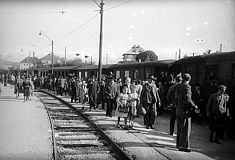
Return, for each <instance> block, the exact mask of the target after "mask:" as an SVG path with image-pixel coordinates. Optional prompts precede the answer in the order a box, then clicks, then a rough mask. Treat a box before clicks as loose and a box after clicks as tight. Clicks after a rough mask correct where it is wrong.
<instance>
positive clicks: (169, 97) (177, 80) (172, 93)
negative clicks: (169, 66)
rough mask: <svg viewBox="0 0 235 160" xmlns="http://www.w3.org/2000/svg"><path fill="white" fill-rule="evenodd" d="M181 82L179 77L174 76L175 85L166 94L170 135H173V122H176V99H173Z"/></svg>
mask: <svg viewBox="0 0 235 160" xmlns="http://www.w3.org/2000/svg"><path fill="white" fill-rule="evenodd" d="M181 82H182V77H181V75H178V76H176V78H175V84H174V85H173V86H171V87H170V88H169V90H168V93H167V100H168V102H169V104H170V107H171V118H170V135H173V133H174V128H175V120H176V104H175V103H176V102H175V101H176V99H175V91H176V89H177V86H178V85H179V84H180V83H181Z"/></svg>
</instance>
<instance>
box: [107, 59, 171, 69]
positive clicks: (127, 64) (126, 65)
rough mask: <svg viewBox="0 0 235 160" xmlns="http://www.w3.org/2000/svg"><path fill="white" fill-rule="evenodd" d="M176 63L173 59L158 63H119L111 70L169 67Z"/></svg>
mask: <svg viewBox="0 0 235 160" xmlns="http://www.w3.org/2000/svg"><path fill="white" fill-rule="evenodd" d="M174 62H175V60H172V59H167V60H160V61H159V60H158V61H148V62H129V63H118V64H114V65H113V66H111V67H110V68H113V69H114V68H115V69H119V68H128V67H136V68H138V67H146V66H150V67H153V66H167V65H171V64H173V63H174Z"/></svg>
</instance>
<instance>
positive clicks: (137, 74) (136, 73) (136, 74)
mask: <svg viewBox="0 0 235 160" xmlns="http://www.w3.org/2000/svg"><path fill="white" fill-rule="evenodd" d="M139 72H140V71H139V70H134V79H138V78H139Z"/></svg>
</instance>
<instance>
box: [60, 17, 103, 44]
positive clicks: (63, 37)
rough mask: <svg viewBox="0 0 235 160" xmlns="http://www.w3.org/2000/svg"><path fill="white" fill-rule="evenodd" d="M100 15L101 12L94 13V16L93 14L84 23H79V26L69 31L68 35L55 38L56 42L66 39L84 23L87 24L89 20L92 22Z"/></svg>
mask: <svg viewBox="0 0 235 160" xmlns="http://www.w3.org/2000/svg"><path fill="white" fill-rule="evenodd" d="M98 15H99V13H98V14H96V15H94V16H92V17H91V18H89V19H88V20H87V21H85V22H84V23H82V24H81V25H79V26H78V27H77V28H75V29H74V30H72V31H71V32H69V33H67V34H66V35H64V36H62V37H60V38H58V39H57V40H55V42H58V41H60V40H62V39H65V38H66V37H68V36H69V35H71V34H72V33H74V32H75V31H77V30H78V29H80V28H82V27H83V26H84V25H86V24H87V23H88V22H90V21H91V20H93V19H94V18H95V17H96V16H98Z"/></svg>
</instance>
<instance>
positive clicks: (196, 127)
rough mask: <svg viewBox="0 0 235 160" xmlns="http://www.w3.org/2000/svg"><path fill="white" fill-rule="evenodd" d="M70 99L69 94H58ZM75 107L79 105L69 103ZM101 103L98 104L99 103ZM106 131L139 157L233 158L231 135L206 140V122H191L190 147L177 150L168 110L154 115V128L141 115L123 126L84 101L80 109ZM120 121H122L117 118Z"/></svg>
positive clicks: (234, 145)
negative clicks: (127, 126) (129, 125)
mask: <svg viewBox="0 0 235 160" xmlns="http://www.w3.org/2000/svg"><path fill="white" fill-rule="evenodd" d="M58 97H60V98H62V99H63V100H65V101H66V102H68V103H70V97H68V96H67V97H65V96H58ZM70 104H71V105H73V106H74V107H76V108H77V109H78V110H81V107H82V105H81V104H79V103H70ZM100 107H101V106H100ZM82 111H83V112H84V114H87V115H88V116H89V117H90V118H91V119H92V120H93V121H94V122H95V123H96V124H98V125H99V126H100V128H102V129H103V130H104V131H105V132H106V134H107V135H109V136H110V137H111V138H112V139H113V140H115V141H116V142H117V143H118V144H119V146H121V147H122V148H123V149H124V150H125V151H126V152H127V153H128V154H129V155H130V156H132V157H133V158H134V159H139V160H143V159H145V160H211V159H216V160H233V159H235V139H231V138H228V137H227V136H226V137H225V138H226V140H225V141H222V144H221V145H219V144H215V143H210V142H209V138H208V137H209V128H208V125H207V123H205V122H204V123H202V124H197V123H193V124H192V133H191V148H192V150H193V151H192V152H190V153H187V152H181V151H178V150H177V149H176V147H175V143H176V135H175V134H176V128H175V134H174V135H173V136H171V135H169V123H170V114H169V113H168V112H164V113H163V114H161V115H160V116H158V117H157V119H156V122H155V126H154V128H155V129H152V130H147V129H145V127H144V125H143V117H140V118H137V119H135V123H134V129H133V130H123V129H119V128H117V127H116V123H117V117H116V116H113V117H112V118H110V117H106V116H105V110H102V109H96V110H91V111H89V107H88V105H86V106H85V109H84V110H82ZM121 122H122V124H123V121H121Z"/></svg>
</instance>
